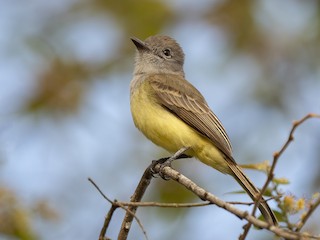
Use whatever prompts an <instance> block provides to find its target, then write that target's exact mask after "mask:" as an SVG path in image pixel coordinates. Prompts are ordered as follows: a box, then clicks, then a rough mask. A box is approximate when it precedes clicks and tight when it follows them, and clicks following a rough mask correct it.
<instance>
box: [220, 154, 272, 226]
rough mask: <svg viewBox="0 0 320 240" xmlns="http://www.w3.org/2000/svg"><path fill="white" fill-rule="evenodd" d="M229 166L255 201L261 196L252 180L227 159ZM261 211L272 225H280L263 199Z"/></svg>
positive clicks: (260, 205) (260, 206)
mask: <svg viewBox="0 0 320 240" xmlns="http://www.w3.org/2000/svg"><path fill="white" fill-rule="evenodd" d="M226 161H227V163H228V166H229V167H230V169H231V170H232V172H233V177H234V178H235V179H236V180H237V182H238V183H239V184H240V185H241V186H242V188H243V189H244V190H245V191H246V192H247V193H248V194H249V196H250V197H251V199H252V200H253V201H255V200H256V197H257V196H258V195H259V194H260V191H259V190H258V189H257V188H256V187H255V186H254V185H253V183H252V182H251V181H250V179H249V178H248V177H247V176H246V175H245V174H244V173H243V171H242V170H241V168H240V167H239V166H238V165H237V164H236V163H235V162H233V161H232V160H229V159H227V160H226ZM258 207H259V210H260V212H261V214H262V215H263V217H264V219H265V220H266V221H267V222H269V223H270V224H274V225H278V221H277V218H276V216H275V215H274V213H273V212H272V210H271V209H270V207H269V205H268V204H267V202H266V201H265V200H264V199H263V198H262V199H261V202H260V204H259V206H258Z"/></svg>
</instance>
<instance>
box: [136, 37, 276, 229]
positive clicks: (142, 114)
mask: <svg viewBox="0 0 320 240" xmlns="http://www.w3.org/2000/svg"><path fill="white" fill-rule="evenodd" d="M131 40H132V42H133V43H134V45H135V47H136V50H137V51H136V56H135V64H134V71H133V78H132V80H131V83H130V108H131V113H132V118H133V121H134V124H135V126H136V127H137V128H138V129H139V130H140V131H141V132H142V133H143V134H144V135H145V136H146V137H147V138H148V139H149V140H151V141H152V142H153V143H154V144H156V145H158V146H160V147H162V148H164V149H166V150H167V151H169V152H173V153H174V152H177V151H178V150H179V149H182V148H186V149H187V150H186V151H185V154H186V155H187V156H190V157H195V158H196V159H198V160H200V161H201V162H203V163H204V164H206V165H208V166H211V167H212V168H214V169H216V170H218V171H220V172H222V173H224V174H228V175H231V176H232V177H233V178H234V179H235V180H236V181H237V182H238V183H239V184H240V185H241V186H242V188H243V189H244V190H245V191H246V192H247V193H248V195H249V196H250V197H251V199H252V200H253V201H256V198H257V197H258V196H259V194H260V191H259V189H258V188H257V187H256V186H255V185H254V184H253V183H252V181H251V180H250V179H249V178H248V177H247V176H246V175H245V174H244V172H243V171H242V169H241V168H240V166H239V165H238V164H237V163H236V161H235V159H234V157H233V155H232V146H231V142H230V139H229V137H228V135H227V132H226V130H225V128H224V127H223V125H222V123H221V121H220V120H219V119H218V117H217V116H216V115H215V114H214V112H213V111H212V110H211V108H210V107H209V105H208V103H207V102H206V100H205V98H204V97H203V95H202V94H201V93H200V92H199V91H198V90H197V89H196V88H195V87H194V86H193V85H192V84H191V83H190V82H189V81H187V80H186V78H185V73H184V68H183V65H184V58H185V55H184V52H183V50H182V48H181V47H180V45H179V44H178V43H177V41H176V40H175V39H173V38H171V37H169V36H165V35H155V36H150V37H148V38H147V39H146V40H145V41H142V40H140V39H138V38H135V37H132V38H131ZM219 184H223V183H219ZM258 208H259V210H260V212H261V213H262V215H263V217H264V219H265V220H266V221H267V222H268V223H269V224H271V225H277V224H278V221H277V218H276V216H275V215H274V213H273V211H272V210H271V208H270V207H269V205H268V203H267V202H266V201H265V200H264V199H263V198H262V199H261V201H260V203H259V205H258Z"/></svg>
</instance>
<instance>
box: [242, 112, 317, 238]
mask: <svg viewBox="0 0 320 240" xmlns="http://www.w3.org/2000/svg"><path fill="white" fill-rule="evenodd" d="M310 118H320V115H318V114H314V113H309V114H307V115H306V116H304V117H303V118H301V119H300V120H298V121H294V122H293V124H292V128H291V131H290V133H289V137H288V139H287V141H286V142H285V143H284V145H283V146H282V148H281V149H280V151H278V152H275V153H274V154H273V161H272V165H271V168H270V171H269V174H268V178H267V180H266V182H265V184H264V185H263V187H262V189H261V191H260V194H259V196H258V198H257V200H256V203H255V205H254V207H253V209H252V213H251V214H252V215H253V216H255V213H256V211H257V208H258V206H259V204H260V202H261V200H262V196H263V194H264V193H265V191H266V190H267V188H268V186H269V184H270V182H271V181H272V179H273V178H274V169H275V167H276V165H277V163H278V160H279V158H280V156H281V155H282V154H283V153H284V151H285V150H286V149H287V147H288V146H289V144H290V143H291V142H292V141H293V140H294V136H293V133H294V132H295V130H296V129H297V127H298V126H299V125H301V124H302V123H303V122H305V121H306V120H308V119H310ZM250 227H251V224H250V223H248V224H247V225H246V226H245V227H244V232H243V234H242V235H241V236H240V238H239V239H241V240H243V239H245V237H246V236H247V234H248V232H249V230H250Z"/></svg>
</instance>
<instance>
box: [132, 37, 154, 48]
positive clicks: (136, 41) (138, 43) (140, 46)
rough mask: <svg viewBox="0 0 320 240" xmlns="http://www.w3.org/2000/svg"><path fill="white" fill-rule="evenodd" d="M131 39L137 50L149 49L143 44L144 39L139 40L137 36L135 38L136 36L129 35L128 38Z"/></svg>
mask: <svg viewBox="0 0 320 240" xmlns="http://www.w3.org/2000/svg"><path fill="white" fill-rule="evenodd" d="M130 39H131V41H132V42H133V43H134V45H136V48H137V49H138V50H139V51H141V50H142V51H143V50H144V51H145V50H147V51H148V50H150V48H149V47H148V46H147V45H146V44H145V42H144V41H141V40H140V39H139V38H136V37H131V38H130Z"/></svg>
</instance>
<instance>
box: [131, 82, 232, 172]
mask: <svg viewBox="0 0 320 240" xmlns="http://www.w3.org/2000/svg"><path fill="white" fill-rule="evenodd" d="M153 96H154V90H153V89H152V88H151V87H150V85H149V84H148V83H147V82H144V83H142V84H141V85H140V86H139V88H138V89H136V90H135V91H134V93H133V94H132V95H131V100H130V102H131V112H132V116H133V120H134V123H135V125H136V127H137V128H138V129H139V130H140V131H141V132H142V133H143V134H144V135H145V136H146V137H147V138H148V139H150V140H151V141H152V142H153V143H155V144H156V145H158V146H161V147H163V148H164V149H166V150H167V151H169V152H172V153H174V152H176V151H178V150H179V149H181V148H182V147H189V148H190V149H189V150H188V151H187V152H186V154H188V155H189V156H193V157H196V158H197V159H199V160H200V161H201V162H203V163H205V164H207V165H209V166H211V167H213V168H215V169H217V170H218V171H220V172H222V173H227V174H230V173H231V171H230V169H229V167H228V166H227V164H226V163H225V160H224V158H223V156H222V154H221V153H220V151H219V150H218V149H217V148H216V147H215V146H214V144H213V143H212V142H211V141H210V140H209V139H208V138H207V137H205V136H203V135H201V134H199V133H198V132H197V131H196V130H194V129H193V128H192V127H190V126H189V125H188V124H186V123H185V122H183V121H182V120H181V119H180V118H178V117H176V116H175V115H174V114H172V113H171V112H169V111H168V110H166V109H164V108H163V107H162V106H161V105H160V104H159V103H157V102H156V99H155V97H153Z"/></svg>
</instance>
